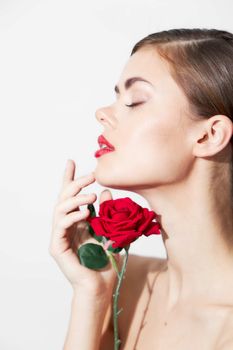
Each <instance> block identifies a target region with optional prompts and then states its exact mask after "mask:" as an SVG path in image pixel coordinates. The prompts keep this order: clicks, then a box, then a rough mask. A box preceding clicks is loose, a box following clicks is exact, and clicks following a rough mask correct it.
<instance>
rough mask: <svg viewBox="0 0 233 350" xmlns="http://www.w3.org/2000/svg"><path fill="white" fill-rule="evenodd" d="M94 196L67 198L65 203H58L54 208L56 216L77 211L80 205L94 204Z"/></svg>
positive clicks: (83, 195) (92, 194)
mask: <svg viewBox="0 0 233 350" xmlns="http://www.w3.org/2000/svg"><path fill="white" fill-rule="evenodd" d="M95 200H96V194H95V193H89V194H80V195H78V196H75V197H70V198H67V199H66V200H65V201H62V202H60V203H59V204H58V205H57V207H56V214H67V213H69V212H71V211H73V210H79V207H80V206H81V205H86V204H91V203H93V202H95Z"/></svg>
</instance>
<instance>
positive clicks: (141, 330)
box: [103, 255, 233, 350]
mask: <svg viewBox="0 0 233 350" xmlns="http://www.w3.org/2000/svg"><path fill="white" fill-rule="evenodd" d="M132 291H133V292H132ZM166 292H167V261H166V260H164V259H158V258H152V257H143V256H137V255H130V257H129V260H128V267H127V272H126V278H125V279H124V281H123V284H122V289H121V293H120V298H119V308H123V312H121V314H120V317H119V319H118V323H119V335H120V339H121V341H122V346H121V350H143V349H156V350H157V349H158V350H167V349H177V350H187V349H190V350H196V349H201V350H202V349H203V350H230V349H232V329H233V298H232V290H229V291H228V300H231V304H227V303H226V302H225V300H224V299H223V300H222V302H220V303H212V302H208V301H205V302H204V303H203V300H202V299H201V298H200V300H198V298H195V299H190V300H189V301H187V302H180V304H177V305H176V306H175V307H174V308H173V309H171V310H168V309H167V307H166V303H167V298H166ZM129 300H130V303H129ZM109 317H111V318H112V314H111V315H109ZM111 318H109V322H110V329H111V334H112V333H113V324H112V322H111V320H112V319H111ZM103 349H104V348H103ZM104 350H105V349H104Z"/></svg>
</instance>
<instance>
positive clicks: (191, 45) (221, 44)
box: [130, 28, 233, 198]
mask: <svg viewBox="0 0 233 350" xmlns="http://www.w3.org/2000/svg"><path fill="white" fill-rule="evenodd" d="M148 46H149V47H150V46H151V47H152V48H153V47H155V46H156V49H157V51H158V53H159V54H160V56H161V57H162V58H164V59H166V60H167V61H168V62H169V68H170V73H171V75H172V77H173V79H174V80H175V81H176V83H177V84H178V85H179V86H180V87H181V89H182V90H183V92H184V94H185V96H186V97H187V100H188V102H189V108H190V112H191V114H190V115H192V116H193V117H194V119H203V118H210V117H211V116H214V115H217V114H222V115H225V116H227V117H229V118H230V119H231V121H232V122H233V34H232V33H230V32H227V31H224V30H217V29H200V28H193V29H190V28H189V29H186V28H185V29H184V28H182V29H170V30H165V31H161V32H157V33H153V34H150V35H148V36H146V37H144V38H143V39H141V40H140V41H139V42H137V43H136V44H135V45H134V47H133V49H132V51H131V54H130V55H131V56H132V55H133V54H134V53H135V52H136V51H138V50H139V49H140V48H143V47H148ZM232 140H233V138H231V142H232ZM231 144H232V143H231ZM220 161H221V160H220ZM215 175H216V173H215ZM220 175H221V174H220ZM222 175H223V174H222ZM220 179H221V180H222V176H220V177H219V178H218V180H217V181H218V184H220V183H221V180H220ZM231 187H232V189H231V193H232V198H233V162H231ZM226 190H229V187H228V189H226Z"/></svg>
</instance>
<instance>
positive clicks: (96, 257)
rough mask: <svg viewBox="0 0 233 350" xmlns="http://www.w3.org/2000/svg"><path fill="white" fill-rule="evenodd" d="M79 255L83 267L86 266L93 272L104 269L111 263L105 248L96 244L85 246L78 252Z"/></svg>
mask: <svg viewBox="0 0 233 350" xmlns="http://www.w3.org/2000/svg"><path fill="white" fill-rule="evenodd" d="M77 255H78V257H79V259H80V263H81V265H84V266H86V267H88V268H89V269H92V270H98V269H102V268H103V267H105V266H107V265H108V263H109V258H108V256H107V254H106V253H105V251H104V249H103V247H102V246H101V245H99V244H95V243H86V244H83V245H82V246H81V247H79V248H78V250H77Z"/></svg>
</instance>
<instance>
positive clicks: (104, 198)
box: [99, 190, 112, 204]
mask: <svg viewBox="0 0 233 350" xmlns="http://www.w3.org/2000/svg"><path fill="white" fill-rule="evenodd" d="M110 199H112V193H111V192H110V191H109V190H103V191H102V192H101V194H100V200H99V202H100V204H101V203H103V202H104V201H107V200H110Z"/></svg>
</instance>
